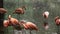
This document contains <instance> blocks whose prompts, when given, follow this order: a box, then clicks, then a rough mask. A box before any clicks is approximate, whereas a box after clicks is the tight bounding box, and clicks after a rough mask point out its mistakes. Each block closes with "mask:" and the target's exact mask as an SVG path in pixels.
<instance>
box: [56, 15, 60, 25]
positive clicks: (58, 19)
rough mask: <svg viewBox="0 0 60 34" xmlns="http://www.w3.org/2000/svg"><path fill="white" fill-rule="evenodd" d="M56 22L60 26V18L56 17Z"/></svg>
mask: <svg viewBox="0 0 60 34" xmlns="http://www.w3.org/2000/svg"><path fill="white" fill-rule="evenodd" d="M55 22H56V25H60V18H59V16H56V17H55Z"/></svg>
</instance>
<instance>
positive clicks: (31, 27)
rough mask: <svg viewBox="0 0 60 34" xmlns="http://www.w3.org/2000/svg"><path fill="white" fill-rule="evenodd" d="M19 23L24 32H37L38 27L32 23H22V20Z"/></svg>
mask: <svg viewBox="0 0 60 34" xmlns="http://www.w3.org/2000/svg"><path fill="white" fill-rule="evenodd" d="M20 22H21V23H22V24H23V25H24V28H25V29H26V30H30V34H31V31H32V30H36V31H38V27H37V26H36V25H35V24H34V23H32V22H26V21H24V20H22V21H20Z"/></svg>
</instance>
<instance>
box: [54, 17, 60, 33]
mask: <svg viewBox="0 0 60 34" xmlns="http://www.w3.org/2000/svg"><path fill="white" fill-rule="evenodd" d="M55 24H56V25H57V28H58V29H57V30H58V31H57V33H58V34H60V33H59V25H60V18H59V16H56V17H55Z"/></svg>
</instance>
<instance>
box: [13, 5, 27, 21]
mask: <svg viewBox="0 0 60 34" xmlns="http://www.w3.org/2000/svg"><path fill="white" fill-rule="evenodd" d="M25 10H26V7H25V6H22V7H20V8H17V9H16V10H15V11H14V12H13V14H17V16H18V18H17V19H18V20H19V18H20V14H24V13H25Z"/></svg>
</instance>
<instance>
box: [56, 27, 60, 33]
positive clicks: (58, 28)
mask: <svg viewBox="0 0 60 34" xmlns="http://www.w3.org/2000/svg"><path fill="white" fill-rule="evenodd" d="M57 34H60V33H59V26H57Z"/></svg>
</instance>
